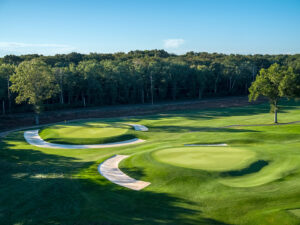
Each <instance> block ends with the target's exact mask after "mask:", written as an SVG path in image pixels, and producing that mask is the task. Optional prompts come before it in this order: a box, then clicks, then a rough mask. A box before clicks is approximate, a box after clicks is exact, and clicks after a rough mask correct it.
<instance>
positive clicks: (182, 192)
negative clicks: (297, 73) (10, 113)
mask: <svg viewBox="0 0 300 225" xmlns="http://www.w3.org/2000/svg"><path fill="white" fill-rule="evenodd" d="M281 105H282V108H281V113H280V114H279V115H280V117H279V119H280V122H281V123H289V122H293V121H300V106H299V102H294V101H282V102H281ZM254 112H255V113H254ZM272 119H273V118H272V114H270V113H269V105H268V104H260V105H249V106H244V107H232V108H215V109H205V110H184V111H172V112H164V113H162V114H154V115H147V116H139V117H130V118H126V117H122V118H114V119H93V120H81V121H77V122H68V123H67V124H65V123H60V124H56V125H51V126H50V125H49V126H45V127H43V128H41V132H40V135H41V137H43V138H44V139H45V140H48V141H49V142H52V143H58V142H61V143H69V144H70V143H71V144H82V143H85V144H87V143H89V144H95V143H99V142H106V141H108V140H113V139H117V140H119V139H120V137H123V136H124V135H129V134H130V135H133V136H134V137H140V138H142V139H145V140H146V141H144V142H142V143H137V144H133V145H126V146H117V147H115V148H91V149H53V148H52V149H51V148H44V147H37V146H33V145H30V144H28V143H27V142H26V140H25V139H24V131H16V132H12V133H10V134H8V135H7V136H6V137H5V138H3V139H1V142H0V191H1V193H5V194H3V195H1V196H0V205H1V207H0V221H1V222H0V224H23V225H27V224H122V225H124V224H125V225H127V224H128V225H132V224H170V225H171V224H190V225H198V224H205V225H207V224H242V225H249V224H262V225H263V224H273V225H282V224H287V225H298V224H299V221H300V218H299V209H300V197H299V196H300V151H299V149H300V124H299V123H294V124H285V125H272ZM126 124H140V125H144V126H145V127H146V128H148V131H147V132H143V131H139V130H135V129H133V128H132V127H131V126H129V125H126ZM264 124H265V125H264ZM232 125H243V126H232ZM256 125H258V126H256ZM220 143H224V144H225V143H226V144H227V146H226V145H219V146H197V145H200V144H212V145H215V144H220ZM185 145H191V146H185ZM116 155H117V156H116ZM114 160H115V161H114ZM101 165H102V167H101ZM99 172H100V173H99ZM102 173H103V174H102ZM135 184H139V185H140V186H136V185H135ZM28 212H31V213H30V214H29V213H28ZM45 221H47V222H45Z"/></svg>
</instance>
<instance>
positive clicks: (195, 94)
mask: <svg viewBox="0 0 300 225" xmlns="http://www.w3.org/2000/svg"><path fill="white" fill-rule="evenodd" d="M38 59H39V60H42V61H43V62H45V63H46V65H47V66H48V67H50V68H51V70H52V73H53V76H51V77H54V78H55V82H56V83H57V84H58V88H57V86H55V87H54V89H55V90H52V91H51V92H52V93H50V94H51V97H50V98H48V100H47V104H52V103H54V104H53V105H54V106H53V107H52V108H53V109H55V107H58V108H59V109H61V108H71V107H78V106H102V105H116V104H140V103H142V104H143V103H150V102H152V99H153V101H154V102H158V101H170V100H178V99H201V98H202V97H213V96H215V97H218V96H228V95H230V96H233V95H239V96H240V95H247V94H248V93H249V92H248V89H249V87H250V85H251V83H252V82H253V81H254V80H255V77H256V74H257V71H259V70H260V69H262V68H264V69H266V68H268V67H269V66H270V65H271V64H273V63H275V62H276V63H277V64H278V65H280V66H286V67H291V68H293V71H294V72H295V73H296V74H297V76H296V77H292V76H290V75H289V76H285V79H284V82H283V83H286V85H283V86H282V87H281V88H280V93H284V96H296V95H298V96H299V74H300V73H299V70H300V66H299V65H300V63H299V62H300V55H233V54H232V55H225V54H217V53H213V54H210V53H205V52H200V53H196V52H189V53H187V54H185V55H174V54H169V53H167V52H165V51H163V50H150V51H131V52H129V53H122V52H121V53H115V54H98V53H91V54H88V55H85V54H80V53H74V52H73V53H70V54H66V55H64V54H63V55H55V56H41V55H36V54H33V55H22V56H14V55H9V56H5V57H4V58H2V59H1V61H2V62H3V63H6V64H10V65H15V66H21V65H22V62H25V61H26V62H28V61H30V60H38ZM0 79H1V78H0ZM296 84H298V85H296ZM285 87H289V88H288V89H287V88H285ZM292 89H293V90H292ZM0 92H3V93H5V90H3V87H0ZM282 95H283V94H282ZM16 97H17V95H15V94H14V95H12V96H11V99H12V101H13V100H14V99H15V98H16ZM5 100H6V99H5ZM58 103H59V104H58ZM17 107H18V106H16V105H13V110H12V111H14V109H16V108H17ZM15 111H16V110H15Z"/></svg>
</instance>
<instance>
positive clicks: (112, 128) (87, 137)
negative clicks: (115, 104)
mask: <svg viewBox="0 0 300 225" xmlns="http://www.w3.org/2000/svg"><path fill="white" fill-rule="evenodd" d="M39 134H40V136H41V138H42V139H44V140H45V141H48V142H51V143H59V144H102V143H110V142H118V141H125V140H129V139H132V138H136V135H135V132H134V131H133V129H132V127H130V126H128V125H126V124H121V123H116V122H110V123H100V122H97V123H95V122H73V123H71V124H58V125H54V126H50V127H46V128H44V129H42V130H41V131H40V132H39Z"/></svg>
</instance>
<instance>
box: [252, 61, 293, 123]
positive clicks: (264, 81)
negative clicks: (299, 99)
mask: <svg viewBox="0 0 300 225" xmlns="http://www.w3.org/2000/svg"><path fill="white" fill-rule="evenodd" d="M295 80H296V77H295V74H294V72H293V69H292V68H291V67H289V68H287V67H284V66H280V65H278V64H277V63H275V64H273V65H271V66H270V67H269V68H268V69H261V70H260V72H259V75H258V76H257V77H256V80H255V81H254V82H253V83H252V85H251V87H250V88H249V92H250V94H249V101H253V100H254V101H255V100H256V99H257V98H258V97H259V96H260V95H262V96H265V97H267V98H268V99H269V100H270V104H271V111H272V112H275V123H277V110H278V105H277V103H278V100H279V99H280V98H281V97H292V96H293V93H294V92H295V91H294V90H295V89H297V86H296V87H295V85H294V84H292V83H293V82H295Z"/></svg>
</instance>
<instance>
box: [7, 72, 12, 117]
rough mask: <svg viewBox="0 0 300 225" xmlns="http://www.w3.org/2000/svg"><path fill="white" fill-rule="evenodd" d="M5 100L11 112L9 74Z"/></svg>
mask: <svg viewBox="0 0 300 225" xmlns="http://www.w3.org/2000/svg"><path fill="white" fill-rule="evenodd" d="M7 100H8V111H9V112H11V100H10V91H9V76H7Z"/></svg>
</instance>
